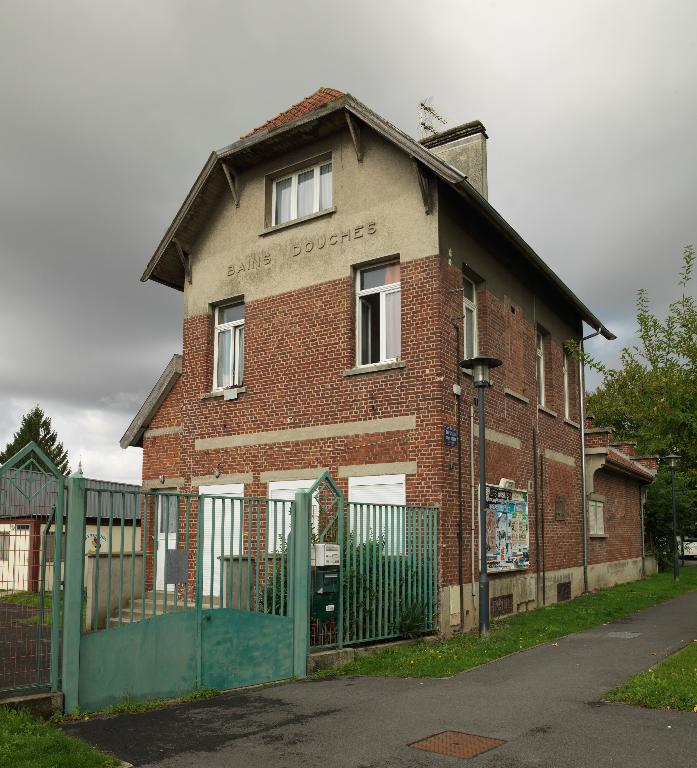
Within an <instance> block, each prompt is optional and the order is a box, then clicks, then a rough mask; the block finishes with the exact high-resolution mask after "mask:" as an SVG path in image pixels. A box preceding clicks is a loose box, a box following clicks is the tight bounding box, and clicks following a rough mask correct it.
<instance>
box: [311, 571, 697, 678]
mask: <svg viewBox="0 0 697 768" xmlns="http://www.w3.org/2000/svg"><path fill="white" fill-rule="evenodd" d="M696 589H697V568H689V569H688V568H686V569H685V570H683V571H682V573H681V575H680V581H679V582H678V583H677V584H675V583H674V582H673V577H672V574H668V573H661V574H659V575H657V576H652V577H650V578H648V579H644V580H642V581H635V582H632V583H630V584H621V585H619V586H617V587H612V588H610V589H605V590H601V591H599V592H593V593H590V594H587V595H582V596H581V597H577V598H576V599H575V600H570V601H568V602H564V603H556V604H555V605H550V606H547V607H546V608H539V609H537V610H535V611H530V612H529V613H519V614H517V615H515V616H513V617H511V618H508V619H503V620H500V621H495V622H493V624H492V628H491V637H490V638H489V639H488V640H484V641H482V640H480V639H479V637H478V635H477V633H476V632H470V633H468V634H465V635H458V636H456V637H453V638H451V639H449V640H440V641H422V642H419V643H415V644H413V645H403V646H396V647H392V648H387V649H385V650H384V651H380V652H378V653H375V654H373V655H370V656H363V657H359V658H357V659H356V660H354V661H352V662H350V663H349V664H346V665H344V666H342V667H339V668H338V669H332V670H323V671H320V672H317V673H315V674H314V675H312V677H313V678H314V679H319V678H326V677H333V676H336V675H379V676H385V677H449V676H451V675H454V674H456V673H458V672H462V671H464V670H466V669H471V668H472V667H478V666H479V665H481V664H486V663H487V662H489V661H493V660H494V659H499V658H501V657H502V656H507V655H508V654H511V653H515V652H516V651H520V650H523V649H524V648H531V647H532V646H535V645H540V644H541V643H548V642H551V641H553V640H556V639H558V638H560V637H563V636H564V635H569V634H572V633H573V632H579V631H581V630H583V629H588V628H589V627H594V626H598V625H600V624H607V623H609V622H611V621H614V620H615V619H619V618H621V617H622V616H627V615H628V614H630V613H636V611H640V610H642V609H643V608H649V607H650V606H652V605H656V604H657V603H661V602H663V601H665V600H670V599H671V598H673V597H677V596H678V595H682V594H685V593H686V592H690V591H692V590H696Z"/></svg>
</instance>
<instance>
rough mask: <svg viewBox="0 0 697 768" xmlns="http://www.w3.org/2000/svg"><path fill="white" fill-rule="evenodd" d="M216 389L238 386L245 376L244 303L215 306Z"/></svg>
mask: <svg viewBox="0 0 697 768" xmlns="http://www.w3.org/2000/svg"><path fill="white" fill-rule="evenodd" d="M214 367H215V381H214V388H215V389H224V388H225V387H236V386H239V385H240V384H242V380H243V376H244V304H243V303H238V304H229V305H227V306H224V307H216V308H215V366H214Z"/></svg>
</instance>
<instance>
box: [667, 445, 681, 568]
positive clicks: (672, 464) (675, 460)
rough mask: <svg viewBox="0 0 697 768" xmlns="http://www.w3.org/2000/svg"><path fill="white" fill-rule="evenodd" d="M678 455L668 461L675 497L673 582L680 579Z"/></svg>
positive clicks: (675, 454) (669, 456) (673, 454)
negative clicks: (676, 478)
mask: <svg viewBox="0 0 697 768" xmlns="http://www.w3.org/2000/svg"><path fill="white" fill-rule="evenodd" d="M679 458H680V456H678V454H677V453H669V454H668V455H667V456H666V461H667V462H668V463H669V464H670V481H671V488H672V497H673V581H677V580H678V579H679V578H680V561H679V560H678V510H677V506H676V504H675V465H676V464H677V463H678V459H679Z"/></svg>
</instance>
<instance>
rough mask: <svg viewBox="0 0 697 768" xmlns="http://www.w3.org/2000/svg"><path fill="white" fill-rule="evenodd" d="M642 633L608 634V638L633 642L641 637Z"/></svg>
mask: <svg viewBox="0 0 697 768" xmlns="http://www.w3.org/2000/svg"><path fill="white" fill-rule="evenodd" d="M640 634H641V632H608V633H607V636H608V637H614V638H616V639H617V640H633V639H634V638H635V637H639V635H640Z"/></svg>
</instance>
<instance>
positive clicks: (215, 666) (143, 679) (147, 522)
mask: <svg viewBox="0 0 697 768" xmlns="http://www.w3.org/2000/svg"><path fill="white" fill-rule="evenodd" d="M90 496H93V497H94V498H91V500H90V506H91V508H92V509H96V510H97V535H96V536H95V541H96V549H95V552H94V554H93V555H91V556H89V557H88V558H87V559H86V562H85V560H84V557H83V555H82V551H81V550H80V546H81V543H82V540H83V535H82V532H81V530H80V528H81V526H82V527H83V530H84V522H83V521H84V508H85V504H86V503H87V500H88V497H90ZM309 520H310V504H309V495H308V494H307V493H299V494H298V495H297V497H296V501H295V502H293V503H292V504H291V503H288V502H283V501H275V500H272V499H265V498H255V497H230V496H212V495H199V494H187V493H174V492H168V491H163V492H157V491H143V490H139V491H126V490H108V489H107V490H98V489H90V488H85V483H84V480H83V479H82V478H79V477H77V478H69V480H68V534H67V544H66V561H67V562H66V596H65V642H64V649H65V650H64V660H63V677H64V687H63V690H64V693H65V706H66V710H67V711H70V710H72V709H73V708H74V707H75V706H79V707H80V708H82V709H88V710H93V709H99V708H102V707H105V706H108V705H109V704H112V703H115V702H118V701H122V700H123V699H125V698H133V699H142V698H153V697H164V696H176V695H180V694H182V693H186V692H189V691H192V690H196V689H200V688H216V689H227V688H234V687H239V686H244V685H252V684H256V683H264V682H269V681H273V680H280V679H284V678H288V677H291V676H293V675H299V676H300V675H304V674H305V673H306V664H307V651H308V631H307V627H308V605H307V595H308V591H307V590H308V581H307V579H308V574H309V537H310V533H309ZM129 523H130V524H129ZM83 562H85V565H84V567H83ZM83 595H84V597H83ZM76 649H77V650H76Z"/></svg>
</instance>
